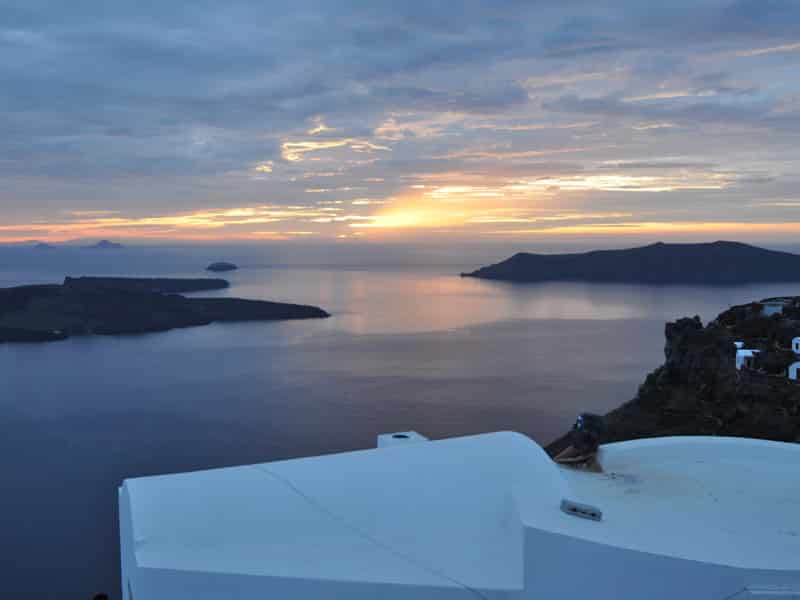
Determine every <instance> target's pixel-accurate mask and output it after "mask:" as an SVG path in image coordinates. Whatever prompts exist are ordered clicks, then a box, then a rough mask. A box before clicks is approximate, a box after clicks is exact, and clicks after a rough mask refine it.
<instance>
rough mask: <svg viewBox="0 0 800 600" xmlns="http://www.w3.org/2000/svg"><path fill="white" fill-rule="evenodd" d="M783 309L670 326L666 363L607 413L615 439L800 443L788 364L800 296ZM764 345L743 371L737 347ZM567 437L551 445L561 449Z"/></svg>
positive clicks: (797, 389) (799, 390) (748, 309)
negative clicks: (749, 439) (712, 438)
mask: <svg viewBox="0 0 800 600" xmlns="http://www.w3.org/2000/svg"><path fill="white" fill-rule="evenodd" d="M786 300H787V306H786V308H784V311H783V313H782V314H776V315H772V316H768V317H767V316H764V315H763V305H762V304H761V303H752V304H747V305H742V306H736V307H733V308H731V309H729V310H727V311H725V312H724V313H722V314H721V315H719V316H718V317H717V318H716V319H715V320H714V321H712V322H711V323H709V324H708V325H706V326H703V324H702V323H701V322H700V318H699V317H694V318H683V319H679V320H677V321H675V322H672V323H667V325H666V327H665V332H664V333H665V338H666V344H665V347H664V355H665V361H664V364H663V365H662V366H660V367H658V368H657V369H656V370H655V371H653V372H652V373H650V374H649V375H648V376H647V378H646V379H645V381H644V383H642V384H641V386H640V387H639V390H638V393H637V395H636V397H635V398H633V399H632V400H631V401H629V402H627V403H626V404H623V405H622V406H620V407H619V408H617V409H615V410H613V411H611V412H610V413H608V414H607V415H605V423H606V428H607V431H606V436H605V437H606V439H605V440H604V441H607V442H614V441H622V440H628V439H634V438H643V437H658V436H666V435H725V436H743V437H754V438H764V439H770V440H779V441H786V442H800V384H798V383H797V382H794V381H791V380H789V379H788V378H787V368H788V365H789V364H791V363H792V362H795V361H797V360H800V358H798V357H797V356H796V355H795V354H794V353H793V352H792V351H791V340H792V338H794V337H797V336H800V299H798V298H791V299H786ZM736 341H742V342H744V344H745V346H746V347H747V348H754V349H758V350H760V353H759V354H758V356H757V358H756V360H755V361H754V363H753V364H752V366H751V368H747V369H743V370H741V371H739V370H737V369H736V360H735V358H736V347H735V345H734V342H736ZM567 445H568V442H567V436H566V435H565V436H562V437H561V438H559V439H557V440H556V441H554V442H553V443H552V444H550V446H548V448H547V450H548V452H550V453H551V454H555V453H557V452H560V451H561V450H562V449H563V448H565V447H566V446H567Z"/></svg>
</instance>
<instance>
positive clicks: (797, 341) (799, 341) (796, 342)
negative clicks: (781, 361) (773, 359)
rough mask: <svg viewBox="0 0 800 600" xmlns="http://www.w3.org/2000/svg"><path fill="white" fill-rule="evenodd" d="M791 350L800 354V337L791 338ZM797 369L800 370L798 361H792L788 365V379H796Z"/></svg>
mask: <svg viewBox="0 0 800 600" xmlns="http://www.w3.org/2000/svg"><path fill="white" fill-rule="evenodd" d="M792 352H794V353H795V354H796V355H798V356H800V337H796V338H794V339H793V340H792ZM798 370H800V361H798V362H793V363H792V364H791V365H789V379H794V380H797V372H798Z"/></svg>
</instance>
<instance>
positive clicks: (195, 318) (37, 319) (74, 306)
mask: <svg viewBox="0 0 800 600" xmlns="http://www.w3.org/2000/svg"><path fill="white" fill-rule="evenodd" d="M228 285H229V284H228V282H227V281H225V280H224V279H210V278H209V279H166V278H154V279H141V278H127V277H77V278H73V277H67V278H66V279H65V280H64V282H63V283H62V284H48V285H27V286H19V287H12V288H0V343H3V342H6V343H7V342H48V341H57V340H63V339H66V338H68V337H71V336H75V335H116V334H131V333H148V332H157V331H167V330H170V329H175V328H179V327H195V326H199V325H207V324H209V323H212V322H234V321H275V320H287V319H318V318H325V317H328V316H330V315H329V314H328V313H327V312H325V311H324V310H322V309H321V308H318V307H316V306H308V305H302V304H287V303H282V302H267V301H264V300H244V299H239V298H195V297H191V298H188V297H186V296H183V295H181V294H182V293H189V292H200V291H207V290H219V289H224V288H227V287H228Z"/></svg>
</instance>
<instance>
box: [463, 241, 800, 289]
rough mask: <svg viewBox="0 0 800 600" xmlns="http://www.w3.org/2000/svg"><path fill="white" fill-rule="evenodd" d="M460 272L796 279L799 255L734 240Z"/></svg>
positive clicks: (683, 280)
mask: <svg viewBox="0 0 800 600" xmlns="http://www.w3.org/2000/svg"><path fill="white" fill-rule="evenodd" d="M462 275H463V276H464V277H479V278H482V279H497V280H504V281H519V282H535V281H593V282H603V283H640V284H686V285H692V284H694V285H709V284H711V285H734V284H743V283H766V282H781V281H800V255H797V254H791V253H789V252H777V251H774V250H766V249H764V248H758V247H756V246H750V245H748V244H742V243H739V242H722V241H720V242H713V243H706V244H665V243H663V242H659V243H656V244H651V245H650V246H643V247H640V248H630V249H627V250H595V251H593V252H585V253H581V254H528V253H522V252H521V253H519V254H515V255H514V256H512V257H511V258H509V259H507V260H504V261H503V262H500V263H497V264H495V265H491V266H488V267H483V268H481V269H478V270H476V271H473V272H472V273H462Z"/></svg>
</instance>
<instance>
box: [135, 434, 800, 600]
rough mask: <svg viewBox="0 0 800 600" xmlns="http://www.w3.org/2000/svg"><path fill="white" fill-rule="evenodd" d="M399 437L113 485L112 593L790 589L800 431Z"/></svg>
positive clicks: (797, 527) (799, 524)
mask: <svg viewBox="0 0 800 600" xmlns="http://www.w3.org/2000/svg"><path fill="white" fill-rule="evenodd" d="M403 435H407V436H408V437H407V438H404V437H391V436H390V437H388V438H382V439H383V441H384V442H386V443H385V444H383V447H381V448H378V449H374V450H366V451H360V452H350V453H345V454H336V455H328V456H320V457H313V458H304V459H299V460H288V461H281V462H274V463H266V464H257V465H249V466H242V467H234V468H227V469H216V470H211V471H201V472H196V473H183V474H178V475H166V476H159V477H144V478H139V479H128V480H126V481H124V482H123V484H122V486H121V487H120V489H119V507H120V533H121V551H122V582H123V598H124V600H134V599H135V600H163V599H165V598H169V599H170V600H212V599H213V600H220V599H228V598H240V599H242V600H244V599H249V598H264V599H267V598H274V599H280V600H284V599H285V600H295V599H297V600H376V599H381V600H401V599H402V600H468V599H483V600H487V599H491V600H542V599H544V600H550V599H560V600H587V599H590V600H612V599H613V600H617V599H630V600H638V599H642V598H647V599H648V600H674V599H675V598H681V599H682V600H683V599H685V600H723V599H733V598H735V599H737V600H742V599H745V598H762V599H764V600H767V599H769V600H777V598H781V599H783V598H786V599H787V600H788V599H789V598H797V597H798V596H800V517H798V514H797V507H798V506H799V505H800V445H797V444H783V443H777V442H767V441H758V440H749V439H734V438H707V437H675V438H660V439H649V440H639V441H632V442H623V443H616V444H608V445H605V446H601V447H600V451H599V453H598V459H599V461H600V463H601V464H602V466H603V467H604V472H603V473H590V472H586V471H578V470H572V469H570V468H568V467H563V466H559V465H556V464H555V463H554V462H553V461H552V460H551V459H550V458H549V457H548V456H547V454H545V452H544V451H543V450H542V449H541V448H540V447H539V446H538V445H537V444H536V443H534V442H533V441H531V440H530V439H528V438H527V437H525V436H523V435H520V434H517V433H508V432H505V433H492V434H485V435H478V436H471V437H463V438H455V439H448V440H442V441H434V442H428V441H425V440H424V438H422V437H421V436H418V435H417V434H413V432H407V433H405V434H403ZM405 441H408V443H404V442H405ZM582 517H583V518H582Z"/></svg>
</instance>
